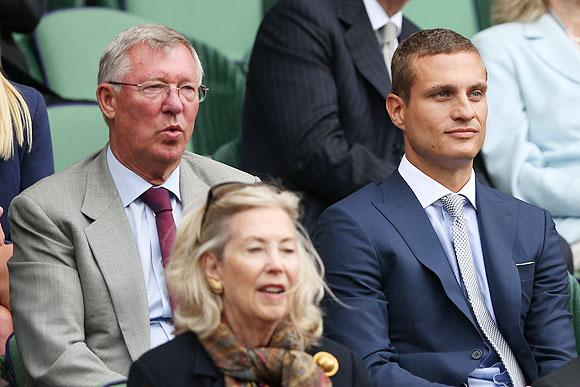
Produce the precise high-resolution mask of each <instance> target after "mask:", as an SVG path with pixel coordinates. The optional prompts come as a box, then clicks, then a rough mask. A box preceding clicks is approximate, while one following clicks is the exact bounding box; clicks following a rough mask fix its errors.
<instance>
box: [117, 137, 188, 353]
mask: <svg viewBox="0 0 580 387" xmlns="http://www.w3.org/2000/svg"><path fill="white" fill-rule="evenodd" d="M107 165H108V167H109V171H110V172H111V176H112V177H113V181H114V183H115V186H116V187H117V191H118V192H119V196H120V198H121V202H122V203H123V206H124V207H125V213H126V214H127V218H128V219H129V225H130V226H131V231H132V232H133V236H134V238H135V242H136V245H137V251H138V252H139V258H140V259H141V265H142V268H143V275H144V279H145V287H146V289H147V299H148V304H149V320H150V321H151V320H153V319H159V318H166V319H172V317H173V315H172V312H171V305H170V304H169V295H168V291H167V286H166V284H165V271H164V269H163V261H162V258H161V248H160V247H159V236H158V235H157V225H156V224H155V214H154V213H153V211H152V210H151V209H150V208H149V207H148V206H147V205H145V203H144V202H143V201H142V200H141V199H140V198H139V196H141V194H142V193H143V192H145V191H147V190H148V189H149V188H151V187H152V186H153V185H152V184H151V183H149V182H147V181H146V180H145V179H143V178H142V177H141V176H139V175H137V174H136V173H135V172H133V171H131V170H130V169H128V168H127V167H125V166H124V165H123V164H121V163H120V162H119V160H117V158H116V157H115V156H114V155H113V152H112V151H111V148H110V147H108V149H107ZM179 170H180V168H179V166H178V167H177V168H176V169H175V170H174V171H173V172H172V173H171V175H170V176H169V178H168V179H167V180H166V181H165V183H163V184H162V185H161V187H164V188H167V189H168V190H169V191H170V192H171V193H172V194H173V195H171V207H172V208H173V220H174V221H175V223H176V225H177V224H179V223H180V220H181V213H182V206H181V196H180V193H179ZM173 330H174V327H173V322H172V320H169V321H151V322H150V330H149V333H150V345H151V348H154V347H156V346H158V345H160V344H163V343H165V342H167V341H169V340H171V339H172V338H173Z"/></svg>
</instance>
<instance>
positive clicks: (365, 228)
mask: <svg viewBox="0 0 580 387" xmlns="http://www.w3.org/2000/svg"><path fill="white" fill-rule="evenodd" d="M476 184H477V185H476V201H477V216H478V222H479V232H480V237H481V243H482V249H483V255H484V262H485V267H486V271H487V277H488V282H489V290H490V294H491V299H492V303H493V308H494V312H495V316H496V318H497V324H498V326H499V329H500V331H501V332H502V334H503V336H504V337H505V339H506V340H507V342H508V344H509V345H510V347H511V349H512V350H513V352H514V354H515V356H516V358H517V360H518V363H519V365H520V367H521V368H522V370H523V372H524V375H525V377H526V380H527V381H528V382H531V381H532V380H534V379H536V378H537V377H538V376H542V375H545V374H547V373H549V372H550V371H552V370H554V369H556V368H558V367H560V366H562V365H563V364H564V363H566V361H568V360H569V359H572V358H573V357H575V339H574V334H573V331H572V326H571V322H570V314H569V312H568V310H567V308H566V307H567V302H568V290H567V286H568V284H567V273H566V265H565V263H564V260H563V257H562V254H561V250H560V243H559V240H558V235H557V233H556V231H555V229H554V224H553V222H552V219H551V216H550V214H549V213H548V212H547V211H545V210H542V209H539V208H537V207H534V206H532V205H530V204H527V203H524V202H522V201H519V200H517V199H514V198H512V197H510V196H507V195H505V194H502V193H500V192H498V191H496V190H494V189H492V188H489V187H486V186H484V185H482V184H480V183H476ZM316 245H317V247H318V249H319V252H320V254H321V255H322V257H323V260H324V263H325V266H326V275H327V280H328V282H329V285H330V287H331V289H332V290H333V291H334V293H335V295H336V296H337V297H338V298H339V299H340V300H341V301H343V302H344V303H346V304H347V305H350V306H351V309H347V308H345V307H344V306H341V305H339V304H338V303H336V302H334V301H328V302H327V303H326V306H327V308H326V311H327V317H326V325H327V326H326V328H325V329H326V330H325V332H327V333H328V335H329V337H331V338H334V339H335V340H337V341H339V342H342V343H343V344H345V345H346V346H347V347H350V348H352V349H353V350H355V352H358V353H359V355H361V357H362V358H363V361H364V362H365V363H366V365H367V367H368V368H369V370H370V372H371V377H372V378H373V379H374V381H375V383H376V384H377V385H395V386H422V385H431V384H430V382H436V383H442V384H447V385H459V384H461V383H463V382H466V381H467V376H468V375H469V374H470V373H471V371H472V370H473V369H474V368H476V367H478V366H479V363H480V361H481V360H480V358H481V351H484V348H485V344H484V341H483V340H482V338H481V336H480V334H479V333H478V329H477V328H476V322H475V320H474V318H473V316H472V313H471V310H470V308H469V306H468V304H467V302H466V300H465V298H464V296H463V293H462V289H461V287H460V285H459V283H458V282H457V280H456V278H455V276H454V274H453V271H452V269H451V266H450V265H449V262H448V260H447V257H446V255H445V252H444V250H443V247H442V245H441V242H440V241H439V239H438V237H437V234H436V233H435V231H434V229H433V227H432V225H431V222H430V221H429V218H428V216H427V214H426V212H425V210H424V209H423V208H422V207H421V205H420V203H419V201H418V200H417V198H416V197H415V195H414V193H413V191H412V190H411V188H409V186H408V185H407V184H406V183H405V181H404V180H403V178H402V177H401V176H400V175H399V173H398V172H395V173H393V175H392V176H391V177H389V179H387V180H386V181H385V182H383V183H374V184H369V185H367V186H366V187H365V188H363V189H361V190H359V191H358V192H356V193H355V194H353V195H351V196H349V197H347V198H346V199H344V200H342V201H340V202H338V203H336V204H335V205H333V206H331V207H330V208H329V209H327V210H326V211H325V212H324V213H323V214H322V216H321V217H320V221H319V224H318V228H317V235H316Z"/></svg>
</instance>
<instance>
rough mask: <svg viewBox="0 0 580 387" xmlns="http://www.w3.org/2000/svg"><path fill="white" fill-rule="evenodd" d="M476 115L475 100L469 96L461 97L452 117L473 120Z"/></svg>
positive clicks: (452, 112)
mask: <svg viewBox="0 0 580 387" xmlns="http://www.w3.org/2000/svg"><path fill="white" fill-rule="evenodd" d="M475 116H476V114H475V108H474V107H473V102H472V101H470V100H469V98H467V96H463V97H459V98H458V100H457V101H456V104H455V106H454V107H453V110H452V111H451V118H452V119H454V120H464V121H471V120H472V119H474V118H475Z"/></svg>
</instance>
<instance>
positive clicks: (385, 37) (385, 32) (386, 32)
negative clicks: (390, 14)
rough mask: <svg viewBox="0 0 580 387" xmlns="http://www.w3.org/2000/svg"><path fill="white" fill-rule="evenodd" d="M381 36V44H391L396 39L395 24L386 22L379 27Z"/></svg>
mask: <svg viewBox="0 0 580 387" xmlns="http://www.w3.org/2000/svg"><path fill="white" fill-rule="evenodd" d="M381 37H382V41H383V45H387V44H391V43H393V42H394V41H395V40H396V39H397V25H396V24H395V23H393V22H388V23H387V24H385V25H384V26H383V27H382V28H381Z"/></svg>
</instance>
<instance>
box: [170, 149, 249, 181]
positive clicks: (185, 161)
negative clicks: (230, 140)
mask: <svg viewBox="0 0 580 387" xmlns="http://www.w3.org/2000/svg"><path fill="white" fill-rule="evenodd" d="M181 165H182V167H186V168H190V169H191V170H192V171H193V173H195V174H196V175H197V176H198V177H199V178H200V179H201V180H202V181H203V182H204V183H206V184H207V185H209V186H212V185H216V184H220V183H225V182H229V181H241V182H247V183H255V182H258V181H259V180H258V179H257V178H256V177H255V176H253V175H250V174H249V173H246V172H243V171H241V170H239V169H236V168H233V167H231V166H229V165H227V164H224V163H221V162H219V161H215V160H212V159H210V158H209V157H205V156H200V155H198V154H195V153H191V152H185V153H184V154H183V158H182V162H181Z"/></svg>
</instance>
